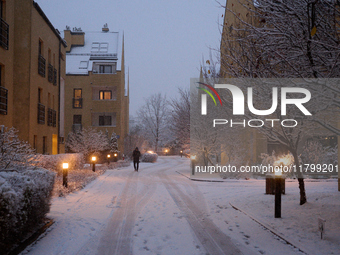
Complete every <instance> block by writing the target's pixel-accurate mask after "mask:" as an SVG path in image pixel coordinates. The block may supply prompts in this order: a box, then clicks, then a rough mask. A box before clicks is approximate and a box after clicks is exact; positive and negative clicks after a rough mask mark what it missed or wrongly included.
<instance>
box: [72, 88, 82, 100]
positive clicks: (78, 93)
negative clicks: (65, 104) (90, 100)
mask: <svg viewBox="0 0 340 255" xmlns="http://www.w3.org/2000/svg"><path fill="white" fill-rule="evenodd" d="M73 97H74V98H81V97H82V95H81V89H74V90H73Z"/></svg>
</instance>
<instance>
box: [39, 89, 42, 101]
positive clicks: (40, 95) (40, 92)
mask: <svg viewBox="0 0 340 255" xmlns="http://www.w3.org/2000/svg"><path fill="white" fill-rule="evenodd" d="M41 102H42V89H41V88H38V103H41Z"/></svg>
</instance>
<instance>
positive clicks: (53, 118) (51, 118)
mask: <svg viewBox="0 0 340 255" xmlns="http://www.w3.org/2000/svg"><path fill="white" fill-rule="evenodd" d="M47 126H53V127H56V126H57V112H56V111H55V110H53V109H51V108H48V109H47Z"/></svg>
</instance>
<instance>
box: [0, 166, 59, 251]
mask: <svg viewBox="0 0 340 255" xmlns="http://www.w3.org/2000/svg"><path fill="white" fill-rule="evenodd" d="M54 177H55V174H54V173H53V172H50V171H47V170H45V169H35V170H33V169H23V168H22V169H19V168H17V169H16V170H14V171H11V172H8V171H0V250H1V251H8V250H9V249H10V248H11V247H12V246H13V245H14V244H15V243H17V242H18V241H19V240H22V239H24V238H25V236H26V235H28V234H29V233H30V232H31V231H34V230H35V229H36V228H37V227H38V226H39V224H40V223H41V222H42V220H43V219H44V217H45V215H46V214H47V213H48V212H49V209H50V200H51V194H52V189H53V183H54Z"/></svg>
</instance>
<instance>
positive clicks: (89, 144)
mask: <svg viewBox="0 0 340 255" xmlns="http://www.w3.org/2000/svg"><path fill="white" fill-rule="evenodd" d="M66 148H68V150H70V151H72V152H76V153H83V154H84V155H85V156H87V155H89V154H90V153H94V152H102V151H105V150H108V149H109V148H110V147H109V141H108V138H107V136H106V135H105V134H104V133H103V132H102V131H97V130H96V129H93V128H87V129H85V128H84V129H83V130H82V131H80V132H76V133H75V132H71V133H69V135H68V137H67V140H66Z"/></svg>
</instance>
